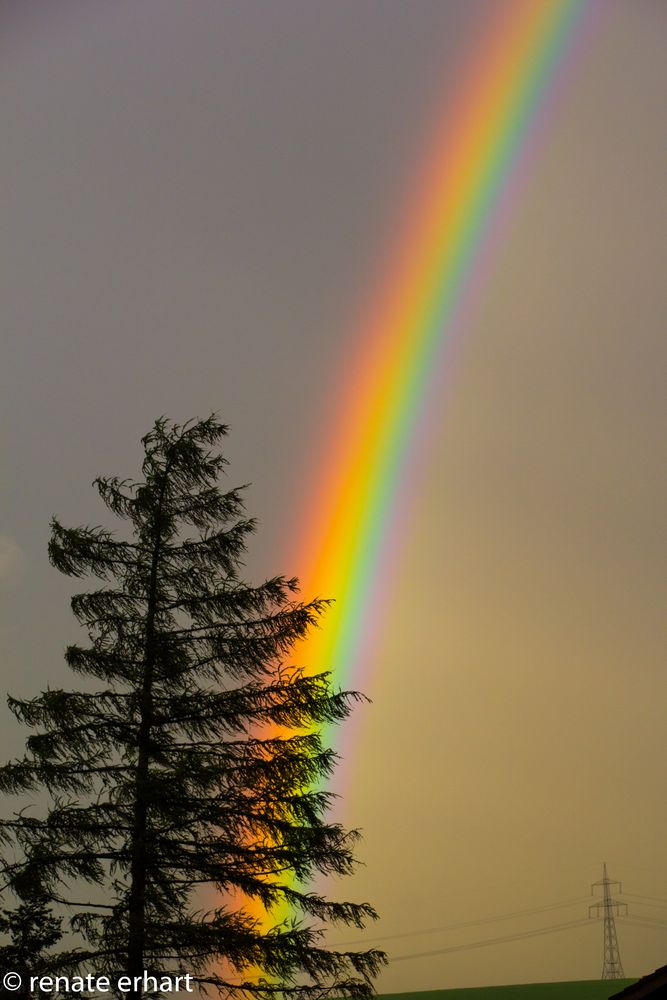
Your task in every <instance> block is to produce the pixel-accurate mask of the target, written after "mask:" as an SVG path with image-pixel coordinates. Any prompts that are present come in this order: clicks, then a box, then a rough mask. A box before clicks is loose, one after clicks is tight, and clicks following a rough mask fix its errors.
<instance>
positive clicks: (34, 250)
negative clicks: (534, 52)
mask: <svg viewBox="0 0 667 1000" xmlns="http://www.w3.org/2000/svg"><path fill="white" fill-rule="evenodd" d="M604 6H605V9H604V16H602V17H600V18H599V20H598V24H597V28H596V32H595V34H594V35H593V37H592V38H591V39H590V40H589V41H588V43H587V46H586V50H585V55H584V56H583V58H582V59H581V60H580V61H578V62H577V63H576V65H575V66H574V68H573V70H572V73H571V76H570V78H569V81H568V87H567V91H566V92H565V94H564V97H563V99H562V101H561V103H560V105H559V106H558V110H557V112H556V113H555V114H554V116H553V120H552V121H551V123H550V128H549V130H548V133H547V135H546V137H545V139H544V141H543V143H542V145H541V147H540V149H539V152H538V155H537V157H536V159H535V161H534V163H533V165H532V170H531V173H530V176H529V178H528V180H527V182H526V184H525V186H524V188H523V189H522V196H521V198H520V200H519V202H518V204H517V205H516V208H515V211H514V214H513V216H512V219H511V220H510V224H509V225H508V226H507V228H506V231H505V234H504V238H503V243H502V248H501V250H500V252H499V253H498V254H497V257H496V259H495V260H494V262H493V267H492V268H491V273H490V277H489V281H488V284H487V286H486V287H485V288H483V289H480V293H479V301H478V302H477V303H476V308H475V312H474V320H473V321H471V323H470V325H469V329H466V331H465V334H464V337H463V339H462V343H461V347H460V350H459V352H458V358H457V363H456V371H455V373H454V377H452V378H451V379H450V380H449V381H448V386H449V388H448V391H447V393H446V397H445V398H444V399H443V400H442V404H441V405H440V406H439V407H435V408H434V410H433V414H434V416H433V419H434V421H435V424H434V426H433V428H432V435H431V438H430V440H431V445H430V451H429V455H428V461H427V463H426V468H425V470H424V473H423V481H422V482H420V483H418V484H416V485H415V490H414V503H413V507H412V509H411V517H410V523H409V527H408V529H407V530H408V537H407V538H406V539H405V540H404V543H403V546H402V551H403V553H404V555H403V559H402V562H401V565H400V566H399V567H398V571H397V579H396V581H395V584H394V585H393V587H392V590H391V593H390V595H389V601H388V607H387V611H386V621H385V622H383V624H382V627H381V629H380V635H379V637H378V641H377V643H376V648H374V650H373V652H372V660H373V662H372V663H371V664H370V666H369V669H368V670H367V671H365V675H364V676H365V677H368V678H370V680H369V683H370V685H371V689H370V690H367V693H368V694H369V695H370V696H371V697H372V699H373V705H372V706H371V707H369V708H364V709H363V710H362V713H361V715H360V720H359V722H358V724H357V729H356V735H355V737H354V740H353V741H351V742H350V743H349V752H350V753H351V754H352V755H353V756H352V758H351V763H350V765H349V767H348V771H349V773H350V774H351V777H350V779H349V783H348V786H347V788H346V795H345V802H344V805H343V806H342V815H343V817H344V819H345V821H346V823H348V824H349V825H353V826H360V827H361V828H362V829H363V831H364V834H365V839H364V843H363V846H362V848H361V852H360V853H361V856H362V858H363V860H364V862H365V865H366V867H365V868H364V869H362V870H361V872H360V874H359V876H358V877H357V879H356V880H354V881H350V882H348V883H347V884H342V885H341V886H336V887H334V889H335V891H336V892H337V893H339V894H340V895H342V896H347V897H349V898H367V899H369V900H370V901H371V902H373V904H374V905H375V906H376V907H377V909H378V910H379V911H380V913H381V917H382V920H381V923H380V924H379V925H378V926H377V927H376V928H375V929H374V931H373V935H372V936H375V935H376V934H377V935H380V936H382V935H397V934H404V933H406V932H408V931H418V930H422V929H427V928H431V927H437V926H440V925H446V924H451V923H455V922H458V921H467V920H481V919H483V918H487V917H493V916H496V915H499V914H506V913H509V912H514V911H518V910H524V909H529V908H532V907H541V906H543V905H547V904H551V903H555V902H561V901H563V900H569V899H574V898H576V897H583V896H584V895H585V894H586V893H587V891H588V887H589V884H590V883H591V882H593V881H595V880H596V879H598V878H599V877H600V875H601V864H602V861H603V860H606V861H607V862H608V863H609V867H610V871H611V874H612V875H614V876H615V877H616V878H622V879H623V881H624V888H625V889H626V890H627V891H628V892H633V893H638V894H641V895H647V896H657V897H660V898H662V899H667V861H666V860H665V854H664V830H665V828H666V827H667V807H666V805H665V796H664V784H665V763H664V761H665V736H664V729H665V726H664V718H665V704H666V699H667V679H666V674H665V657H664V626H663V625H662V624H661V619H662V616H663V614H664V606H665V590H666V587H665V546H664V510H665V500H666V494H667V484H666V480H665V473H664V470H665V461H664V459H665V453H664V452H665V449H664V430H665V416H666V414H665V405H664V396H665V394H664V372H665V370H666V368H667V364H666V362H667V357H666V354H667V348H666V345H665V338H664V306H665V302H664V274H663V271H664V250H665V247H664V228H665V227H664V215H663V213H662V201H663V198H664V195H663V191H664V158H663V156H662V155H661V153H662V146H663V145H664V143H663V142H662V141H661V139H662V136H661V132H662V131H664V129H663V117H664V116H663V108H664V94H665V82H666V80H665V77H666V75H667V71H666V69H665V67H666V66H667V59H665V48H666V42H665V28H666V27H667V8H666V7H665V6H664V5H662V4H660V3H657V2H654V0H636V2H633V3H631V2H629V0H609V2H608V3H606V4H605V5H604ZM497 7H498V2H497V0H466V2H465V3H459V2H455V0H440V2H435V0H411V2H410V3H409V4H406V3H402V2H398V0H354V2H352V0H337V2H336V3H333V2H328V3H326V2H321V3H317V4H313V3H310V2H307V0H278V2H275V3H272V4H265V3H260V2H258V0H246V2H245V3H243V4H235V3H232V2H231V0H199V2H198V3H196V4H193V3H188V4H183V3H180V2H178V0H143V2H142V3H141V4H137V3H136V0H60V2H59V3H58V4H54V3H51V2H47V0H20V2H19V0H15V2H12V0H4V2H2V3H1V4H0V20H1V21H2V42H1V43H0V45H1V46H2V59H1V60H0V95H1V96H0V115H1V117H2V134H3V143H2V154H1V157H0V169H1V171H2V185H1V189H0V190H1V196H0V197H1V212H2V228H3V232H4V234H5V236H4V240H3V260H2V275H3V282H2V365H1V371H0V380H1V399H0V406H1V407H2V413H1V421H2V424H1V426H2V436H1V442H2V470H3V477H2V487H3V489H2V511H3V519H2V526H1V527H0V533H1V536H2V537H1V538H0V586H1V587H2V598H3V602H2V603H3V610H2V614H3V618H2V638H3V681H4V682H5V683H4V687H5V688H6V689H8V690H10V691H11V692H12V693H13V694H17V695H28V694H32V693H36V692H37V691H38V690H39V689H40V688H42V687H44V686H46V684H47V683H49V684H51V685H64V684H69V683H70V680H69V678H68V676H67V673H66V670H65V668H64V665H63V662H62V648H63V646H64V645H65V643H66V642H67V641H69V640H70V639H71V638H72V636H73V635H74V634H75V632H74V625H73V622H72V620H71V617H70V614H69V609H68V597H69V593H70V584H69V583H68V581H66V580H64V579H62V580H61V579H60V578H58V576H57V574H56V573H55V571H54V570H52V569H51V568H50V567H49V566H48V563H47V559H46V551H45V545H46V539H47V536H48V521H49V518H50V516H51V514H53V513H56V514H57V515H58V516H59V517H60V518H62V519H63V520H64V522H65V523H72V524H75V523H81V522H90V523H98V522H99V521H100V519H102V518H103V516H104V515H103V512H102V510H101V509H100V507H99V505H98V503H97V502H96V499H95V495H94V493H93V491H92V490H91V489H90V487H89V484H90V482H91V480H92V479H93V478H94V476H96V475H97V474H100V473H102V474H113V473H118V474H121V475H132V474H133V473H134V472H135V469H136V464H137V459H138V456H139V446H138V440H139V438H140V437H141V435H142V434H143V433H145V432H146V431H147V430H148V428H149V427H150V425H151V423H152V421H153V419H154V418H155V417H156V416H158V415H159V414H161V413H167V414H168V415H170V416H172V417H174V418H176V419H185V418H187V417H189V416H193V415H197V414H199V415H205V414H207V413H208V412H209V411H211V410H213V409H215V410H218V411H219V412H220V414H221V416H222V417H223V419H225V420H226V421H227V422H229V423H230V424H231V425H232V435H231V437H230V439H229V448H228V455H229V458H230V461H231V468H230V472H229V479H230V483H234V484H237V483H241V482H248V481H249V482H252V484H253V485H252V488H251V490H250V491H249V493H248V505H249V510H250V513H252V514H253V515H257V516H258V517H259V518H260V521H261V526H260V531H259V533H258V535H257V536H256V538H255V543H254V548H253V550H252V552H251V553H250V558H249V563H248V568H249V573H250V574H252V575H254V576H259V575H261V574H263V573H269V572H279V571H282V572H286V573H291V572H293V571H297V572H298V571H300V568H299V567H292V566H289V565H277V564H276V560H277V558H278V555H279V554H280V558H281V559H282V558H284V556H283V553H284V549H285V547H284V540H285V538H286V537H288V538H292V537H294V529H295V511H298V510H300V509H301V507H300V501H301V500H302V497H303V495H304V493H306V492H307V485H308V473H309V469H310V463H311V461H312V456H313V450H314V442H315V441H316V440H317V438H318V435H320V434H323V433H324V432H325V430H326V428H325V426H324V424H325V418H326V416H328V412H329V411H328V409H327V408H325V407H324V405H323V401H324V400H325V399H330V398H331V396H332V394H333V393H344V385H340V379H341V372H343V371H344V368H345V359H346V357H350V358H352V357H353V356H354V348H355V346H356V345H355V343H354V337H355V331H356V327H355V317H356V316H357V314H358V310H359V308H360V304H361V302H362V301H363V299H364V296H365V294H366V293H367V290H368V289H369V287H371V286H372V284H373V282H375V281H377V279H378V262H379V261H380V260H381V259H382V258H383V255H384V254H385V252H386V248H387V245H388V243H389V242H390V241H391V239H392V237H393V235H394V231H395V225H396V222H397V219H398V218H399V215H400V211H399V209H400V206H401V204H402V199H404V198H405V196H406V192H407V191H408V190H409V187H410V184H411V181H412V178H413V176H414V171H415V169H416V167H417V165H418V164H419V163H420V161H421V155H422V152H423V146H424V143H425V141H426V137H427V133H428V128H429V123H430V122H431V121H432V120H433V116H434V114H435V113H436V112H437V109H438V107H440V106H443V107H444V106H445V104H446V102H447V99H448V98H449V97H451V93H450V89H451V87H452V86H453V83H454V81H455V80H456V79H457V78H458V73H459V71H460V68H461V65H462V64H464V63H465V61H466V59H467V58H469V53H471V52H472V51H473V49H474V44H475V40H476V39H477V38H478V36H479V32H480V30H481V28H482V27H483V25H484V22H485V20H486V19H488V18H489V17H490V15H491V14H492V13H493V12H494V11H495V9H496V8H497ZM448 88H449V89H448ZM333 596H335V595H333ZM397 622H400V626H397V625H396V624H395V623H397ZM0 732H1V736H0V744H1V745H0V749H1V751H2V754H3V755H4V756H6V755H8V754H9V753H14V752H19V750H20V748H21V745H22V741H23V738H24V734H22V733H21V732H20V730H19V729H18V727H15V726H14V724H13V722H12V721H11V720H10V717H9V715H8V713H7V714H6V715H5V716H4V719H3V721H2V724H1V726H0ZM642 905H643V904H641V903H639V902H636V903H635V904H633V907H632V909H633V912H635V913H640V912H641V913H644V914H645V915H649V914H650V915H651V916H653V917H654V918H656V917H660V918H661V919H663V921H665V920H667V915H666V914H667V908H665V909H654V910H649V909H642ZM586 913H587V905H586V902H585V901H582V902H579V903H576V904H573V905H572V906H570V907H569V908H564V909H563V910H556V911H553V912H547V913H543V914H538V915H534V916H532V917H530V918H526V919H524V920H523V922H521V921H515V922H512V921H504V922H502V923H499V924H482V925H479V926H477V927H472V928H467V929H465V930H462V931H460V932H457V933H456V934H454V933H451V932H446V933H445V932H443V933H440V934H425V935H422V936H414V937H405V938H390V939H388V940H387V941H386V946H387V948H388V949H389V950H390V951H391V952H392V953H393V954H394V955H396V956H398V955H407V954H411V953H416V952H422V951H429V950H435V949H438V948H446V947H449V946H450V945H451V946H455V945H458V944H465V943H468V942H473V941H476V940H481V939H483V938H490V937H495V936H500V935H503V934H511V933H521V932H523V931H524V930H529V929H533V928H535V927H538V926H540V925H541V926H548V925H549V924H555V923H562V922H564V921H567V920H572V919H576V918H577V917H579V916H585V915H586ZM663 934H664V931H662V932H661V931H660V930H656V929H653V928H646V927H645V928H638V927H632V926H625V925H624V926H623V927H620V926H619V938H620V942H621V947H622V957H623V960H624V964H625V968H626V971H627V972H628V973H629V974H636V975H638V974H640V973H644V972H646V971H648V970H649V969H651V968H653V967H655V966H656V965H659V964H662V963H664V953H663V952H662V951H661V940H662V936H661V935H663ZM370 936H371V935H369V937H370ZM601 960H602V931H601V927H600V926H591V927H590V928H583V929H582V928H574V929H572V930H569V931H562V932H560V933H558V934H553V935H545V936H543V937H537V938H534V939H530V938H529V939H526V940H522V941H515V942H510V943H506V944H503V945H496V946H492V947H487V948H480V949H478V950H471V951H461V952H452V953H449V954H443V955H440V956H434V957H431V958H422V959H411V960H406V961H401V962H396V963H394V964H392V965H391V966H390V967H389V969H388V971H387V972H386V973H385V974H384V975H383V977H382V979H381V980H380V982H379V984H378V986H379V990H380V992H389V991H397V990H402V989H428V988H438V987H446V986H458V985H477V984H482V985H484V984H489V985H490V984H493V983H504V982H521V981H535V980H552V979H577V978H581V979H583V978H595V977H596V976H598V975H599V972H600V966H601Z"/></svg>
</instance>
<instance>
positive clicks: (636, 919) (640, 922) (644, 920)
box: [618, 914, 667, 929]
mask: <svg viewBox="0 0 667 1000" xmlns="http://www.w3.org/2000/svg"><path fill="white" fill-rule="evenodd" d="M618 919H619V920H620V921H621V923H623V924H635V925H636V926H637V927H662V928H663V929H667V921H664V920H651V918H650V917H644V916H642V915H641V914H638V915H637V916H633V917H619V918H618Z"/></svg>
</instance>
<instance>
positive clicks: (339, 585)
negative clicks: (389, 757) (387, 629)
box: [286, 0, 596, 687]
mask: <svg viewBox="0 0 667 1000" xmlns="http://www.w3.org/2000/svg"><path fill="white" fill-rule="evenodd" d="M595 6H596V4H595V0H588V2H586V0H503V2H501V3H499V4H497V5H496V6H495V7H494V8H493V10H494V16H493V18H492V21H491V23H490V24H489V25H488V26H487V27H486V30H485V31H484V34H483V38H482V40H481V44H480V45H479V48H478V49H477V51H476V52H475V53H473V57H472V59H469V60H468V61H467V62H466V65H465V73H464V77H463V79H462V80H461V81H460V82H459V85H458V86H457V87H455V88H454V93H455V94H456V95H457V98H456V100H455V102H454V103H453V104H449V105H448V106H447V107H446V108H445V111H444V114H442V115H441V118H440V121H439V122H438V125H437V127H436V129H435V135H434V139H433V140H432V142H431V143H430V144H429V148H428V151H427V155H426V157H425V160H424V163H423V164H422V166H421V168H420V169H419V170H418V177H417V182H416V184H415V186H414V190H413V192H412V193H411V195H410V197H409V199H408V201H407V209H406V211H405V218H404V221H403V223H402V224H401V225H400V226H399V233H398V238H397V240H396V250H395V252H394V254H393V255H392V257H390V259H389V260H388V261H387V262H385V264H384V265H383V267H382V272H383V274H382V280H381V281H380V283H379V287H378V288H377V289H376V290H375V292H374V294H373V296H372V297H371V300H370V304H369V306H368V307H367V308H366V309H365V310H364V315H363V317H362V321H361V322H360V324H359V327H358V330H357V333H356V336H355V338H354V339H355V342H356V343H358V345H359V346H358V353H357V355H356V357H355V358H353V359H352V363H351V364H350V363H349V361H348V363H347V364H346V368H345V371H344V373H343V378H342V385H341V387H340V392H339V393H338V394H337V403H336V407H335V410H334V412H333V414H332V415H331V418H330V421H329V422H330V431H329V433H328V436H326V437H325V438H324V443H322V442H319V443H318V449H317V451H318V455H319V456H321V458H320V459H319V463H320V467H319V468H316V471H315V475H314V477H313V487H312V489H311V490H310V491H308V490H307V491H306V504H305V507H304V513H303V517H302V518H301V519H300V521H299V523H298V526H297V529H296V534H297V539H296V541H294V540H293V543H292V545H291V546H290V549H289V551H288V553H287V554H286V558H287V559H288V562H289V564H290V565H291V566H294V565H295V564H296V567H297V572H299V575H300V579H301V584H302V590H303V592H304V594H306V595H308V596H311V595H315V594H318V595H321V596H326V597H333V598H334V599H335V604H334V605H333V607H332V609H331V610H330V611H329V613H328V614H327V616H326V618H325V620H324V622H323V627H322V628H321V629H320V630H317V631H316V632H314V633H313V635H312V636H311V637H309V638H308V640H307V641H306V642H305V643H304V645H303V646H302V647H301V648H300V649H299V651H298V659H299V661H300V662H303V663H304V664H306V665H307V668H308V670H309V671H312V672H319V671H320V670H325V669H328V670H330V671H331V672H332V676H333V678H334V682H335V684H336V686H341V687H347V686H350V685H351V686H354V687H357V686H360V685H359V679H360V675H361V673H362V668H361V666H360V664H361V661H362V660H363V659H365V657H364V656H363V655H362V652H363V650H364V644H365V643H366V647H365V648H366V650H367V649H368V646H367V643H368V641H369V636H372V634H373V623H374V622H375V621H376V620H377V612H378V608H379V606H380V605H381V600H379V598H378V595H381V594H382V593H383V590H384V588H385V587H386V580H387V578H388V576H389V575H390V574H388V573H387V572H386V569H387V565H386V564H387V560H388V559H390V558H391V553H392V551H393V550H394V549H395V547H396V546H395V543H393V542H392V544H391V545H389V544H388V539H389V537H390V534H392V537H393V536H395V535H396V534H397V533H396V531H392V529H393V528H395V526H396V525H395V520H396V516H397V512H398V511H399V510H400V508H401V505H402V504H404V503H405V490H402V489H401V488H400V487H399V481H400V480H401V479H403V480H405V479H409V478H411V477H409V476H408V475H407V472H408V470H409V465H410V461H409V460H410V454H411V453H412V452H413V451H414V449H415V447H417V448H418V447H419V444H420V441H419V437H420V435H419V434H418V431H419V430H420V428H421V427H422V426H423V424H424V423H425V415H426V414H427V412H428V407H429V402H430V399H431V397H432V396H433V388H434V386H435V385H436V384H437V381H438V378H439V377H441V376H439V374H438V373H441V372H442V370H443V368H444V364H445V360H446V354H447V352H448V350H450V349H451V346H452V342H453V340H454V339H455V336H456V333H457V330H458V329H459V328H460V327H461V326H462V324H463V319H464V317H465V314H466V310H469V308H470V305H471V303H472V302H473V300H474V297H475V295H476V293H478V292H479V288H480V285H481V282H482V279H483V276H484V271H485V268H486V267H487V266H488V262H489V260H490V258H491V257H492V253H491V250H492V248H493V245H494V236H495V237H496V238H497V235H498V233H499V232H500V231H501V225H500V224H501V222H503V221H504V220H505V219H506V218H507V216H508V215H509V208H510V206H511V203H512V201H513V197H514V196H516V194H517V192H518V191H519V190H520V183H519V181H520V179H521V177H522V174H524V173H525V169H526V164H527V162H528V154H529V153H530V151H531V149H534V147H535V146H536V139H537V136H538V134H539V132H540V126H543V125H544V123H545V122H546V121H548V119H549V114H548V111H549V108H550V107H551V105H552V103H553V99H554V97H555V96H556V94H557V91H558V83H559V82H562V81H563V80H564V79H566V77H567V74H566V73H565V69H566V67H567V65H568V63H569V62H570V61H571V58H572V55H573V52H574V49H575V47H576V46H575V42H577V41H578V40H580V39H581V38H582V37H583V36H584V35H585V34H586V32H585V30H584V22H585V21H588V17H587V16H586V17H585V16H584V15H590V13H591V12H592V10H593V8H594V7H595ZM458 95H460V96H458ZM398 534H399V535H400V532H398ZM295 556H296V559H295Z"/></svg>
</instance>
